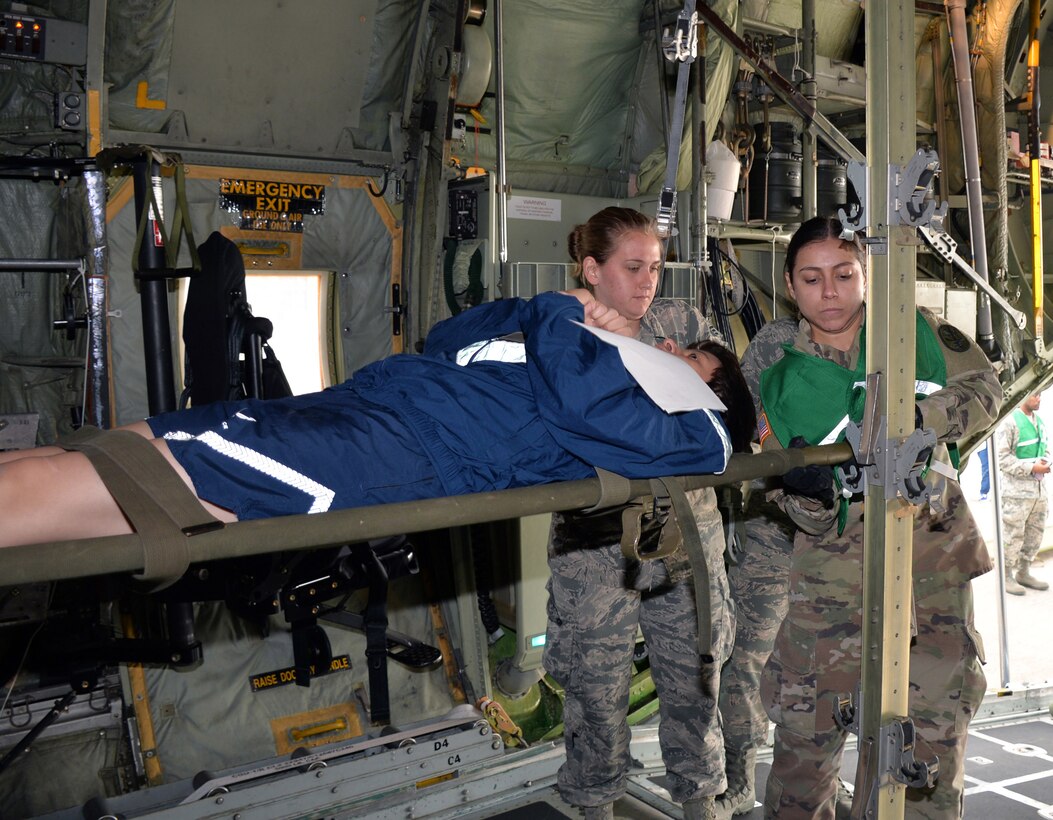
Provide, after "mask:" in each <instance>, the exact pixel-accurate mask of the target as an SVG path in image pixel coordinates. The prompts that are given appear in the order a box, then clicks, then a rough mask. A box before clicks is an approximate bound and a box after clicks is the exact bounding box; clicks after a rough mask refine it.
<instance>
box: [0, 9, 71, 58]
mask: <svg viewBox="0 0 1053 820" xmlns="http://www.w3.org/2000/svg"><path fill="white" fill-rule="evenodd" d="M87 55H88V27H87V26H85V25H82V24H80V23H72V22H70V21H68V20H57V19H54V18H49V17H38V16H28V15H23V14H9V13H7V12H4V13H2V14H0V57H8V58H14V59H16V60H34V61H37V62H41V63H60V64H62V65H78V66H79V65H84V64H85V63H86V61H87Z"/></svg>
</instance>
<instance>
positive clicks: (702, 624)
mask: <svg viewBox="0 0 1053 820" xmlns="http://www.w3.org/2000/svg"><path fill="white" fill-rule="evenodd" d="M651 484H652V486H653V485H655V484H661V485H662V487H663V488H664V489H665V493H666V495H668V497H669V500H670V501H672V503H673V513H674V515H675V516H676V524H677V526H679V527H680V535H681V537H682V538H683V540H684V551H685V552H686V553H687V558H688V561H689V562H690V563H691V573H692V575H693V576H694V580H695V610H696V612H697V614H698V654H699V655H700V656H701V658H702V660H703V661H705V662H706V663H712V662H713V612H712V605H713V602H712V600H711V599H710V597H709V563H708V562H707V561H706V553H705V550H704V549H703V548H702V537H701V536H700V535H699V534H698V524H697V523H696V522H695V515H694V513H693V512H692V511H691V503H690V502H689V501H688V500H687V493H685V492H684V488H683V487H682V486H681V484H680V482H679V481H677V480H676V479H675V478H669V479H665V478H655V479H652V480H651ZM666 526H669V523H668V522H667V523H666ZM709 694H710V695H715V693H713V692H710V693H709Z"/></svg>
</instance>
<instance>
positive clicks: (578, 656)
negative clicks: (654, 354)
mask: <svg viewBox="0 0 1053 820" xmlns="http://www.w3.org/2000/svg"><path fill="white" fill-rule="evenodd" d="M638 338H639V339H640V340H641V341H643V342H647V343H651V344H653V343H654V342H655V341H656V340H657V339H658V338H669V339H672V340H673V341H675V342H676V343H677V344H678V345H681V346H684V345H686V344H688V343H690V342H693V341H696V340H698V339H707V338H717V339H719V335H718V334H717V333H716V332H715V331H713V330H712V329H711V328H710V326H709V325H708V323H707V322H706V321H705V319H704V318H703V317H702V314H701V313H700V312H699V311H698V310H697V309H696V308H694V307H692V306H690V305H689V304H688V303H686V302H683V301H681V300H677V299H656V300H655V301H654V303H653V304H652V306H651V309H650V310H649V311H648V313H647V315H646V316H644V319H643V321H642V323H641V332H640V334H639V336H638ZM688 498H689V500H690V503H691V507H692V510H693V512H694V514H695V520H696V523H697V525H698V530H699V535H700V536H701V539H702V545H703V548H704V550H705V554H706V558H707V565H708V568H709V578H710V590H709V593H710V601H711V609H712V616H713V632H712V640H713V654H714V660H713V662H712V663H704V662H702V660H701V659H700V657H699V650H698V621H697V616H696V609H695V594H694V582H693V579H692V573H691V568H690V564H689V562H688V560H687V556H686V554H685V553H684V552H683V548H682V547H681V548H680V549H679V550H677V552H676V553H674V554H673V555H672V556H670V557H668V558H665V559H658V560H654V561H635V560H628V559H626V558H625V557H624V556H623V555H622V552H621V535H622V525H621V511H620V510H613V511H605V512H603V513H599V514H596V515H589V516H585V515H581V514H576V513H562V514H561V513H556V514H555V515H553V517H552V531H551V536H550V539H549V569H550V570H551V578H550V580H549V584H548V590H549V600H548V635H547V639H546V643H545V655H544V666H545V670H546V671H547V672H548V673H549V674H551V675H552V677H553V678H555V679H556V680H557V681H559V682H560V683H561V684H562V685H563V686H564V688H565V691H566V701H565V703H564V707H563V722H564V741H565V745H566V753H567V760H566V762H565V763H564V764H563V765H562V766H561V767H560V770H559V774H558V777H557V782H558V787H559V792H560V795H561V796H562V797H563V799H564V800H566V801H567V802H568V803H571V804H573V805H576V806H599V805H603V804H605V803H610V802H612V801H614V800H615V799H617V798H618V797H619V796H621V795H622V794H623V793H624V791H625V777H626V774H627V773H628V770H629V768H630V765H631V763H632V761H631V758H630V754H629V741H630V730H629V725H628V722H627V720H626V716H627V712H628V703H629V684H630V678H631V665H632V656H633V649H634V646H635V643H636V636H637V629H638V628H639V629H642V631H643V635H644V639H645V641H646V642H647V651H648V657H649V659H650V666H651V674H652V675H653V677H654V682H655V687H656V689H657V693H658V703H659V714H660V717H661V721H660V724H659V727H658V737H659V745H660V747H661V750H662V758H663V760H664V762H665V766H666V770H667V773H668V779H669V782H668V784H667V785H668V789H669V792H670V794H671V795H672V797H673V799H674V800H676V801H678V802H684V801H686V800H689V799H694V798H698V797H703V796H708V795H716V794H719V793H720V792H721V791H723V790H724V787H725V780H724V743H723V738H722V736H721V732H720V720H719V714H718V712H717V705H716V692H717V689H718V686H719V674H720V666H721V664H722V663H723V661H724V660H725V659H726V658H727V656H728V653H729V652H730V648H731V636H732V635H733V633H734V611H733V607H732V604H731V602H730V594H729V592H728V585H727V577H726V575H725V572H724V558H723V555H724V531H723V524H722V522H721V518H720V513H719V511H718V509H717V504H716V496H715V494H714V492H713V490H712V489H708V488H707V489H702V490H696V491H691V492H689V493H688Z"/></svg>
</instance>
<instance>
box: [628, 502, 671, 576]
mask: <svg viewBox="0 0 1053 820" xmlns="http://www.w3.org/2000/svg"><path fill="white" fill-rule="evenodd" d="M672 509H673V501H672V499H671V498H670V497H669V495H668V494H666V495H662V494H660V493H656V494H655V496H654V498H653V499H650V500H649V501H642V502H637V503H635V504H629V505H627V506H626V507H625V509H624V510H622V555H624V556H625V557H626V558H628V559H629V560H636V561H653V560H655V559H657V558H665V557H666V556H667V555H672V554H673V553H674V552H676V549H677V547H679V546H680V545H681V544H682V543H683V538H682V537H681V535H680V527H679V525H678V522H677V521H676V517H675V516H673V517H672V520H670V513H671V512H672Z"/></svg>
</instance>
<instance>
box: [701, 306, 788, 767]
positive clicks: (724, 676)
mask: <svg viewBox="0 0 1053 820" xmlns="http://www.w3.org/2000/svg"><path fill="white" fill-rule="evenodd" d="M796 336H797V321H796V320H795V319H791V318H788V317H787V318H784V319H777V320H775V321H772V322H769V323H768V324H766V325H765V326H764V327H762V328H761V329H760V331H758V333H757V334H756V335H755V336H754V337H753V339H752V340H751V341H750V345H749V347H748V348H746V352H745V354H744V355H743V357H742V374H743V376H745V377H746V384H747V385H748V386H749V389H750V395H751V396H752V397H753V402H754V405H755V406H756V409H757V413H758V415H759V414H760V409H761V406H760V374H761V372H762V371H763V370H766V369H767V368H768V367H771V365H773V364H775V362H777V361H778V360H779V359H781V358H782V354H783V349H782V346H783V345H784V344H790V343H792V342H793V340H794V338H795V337H796ZM767 484H768V482H767V480H766V479H757V480H756V481H754V482H752V485H751V487H750V492H749V496H748V498H747V499H746V510H745V513H744V516H743V518H744V528H745V531H746V543H745V545H744V549H743V550H742V551H741V552H740V553H739V554H738V555H737V556H736V559H737V562H738V563H737V564H736V565H732V566H731V567H729V568H728V584H729V585H730V587H731V598H732V600H733V601H734V602H735V618H736V626H735V645H734V647H733V649H732V651H731V657H730V658H729V659H728V662H727V663H726V664H724V668H723V669H722V670H721V672H720V715H721V718H722V720H723V724H724V746H725V748H726V749H728V750H729V752H732V753H741V752H745V751H748V750H750V749H756V748H759V747H762V746H764V745H766V743H767V741H768V713H767V712H766V711H765V710H764V704H763V703H762V702H761V697H760V679H761V671H762V670H763V669H764V663H765V661H767V660H768V656H769V655H770V654H771V650H772V646H773V645H774V644H775V635H776V634H777V633H778V631H779V625H780V624H781V623H782V621H783V619H784V618H785V617H786V608H787V606H788V600H789V599H788V592H789V583H790V555H791V553H792V552H793V537H794V533H795V532H796V529H797V528H796V527H795V526H794V524H793V522H792V521H790V519H789V518H787V517H786V514H785V513H783V511H782V510H780V509H779V507H778V506H777V505H776V504H774V503H773V502H770V501H768V500H767V499H766V498H765V490H766V489H767Z"/></svg>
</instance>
